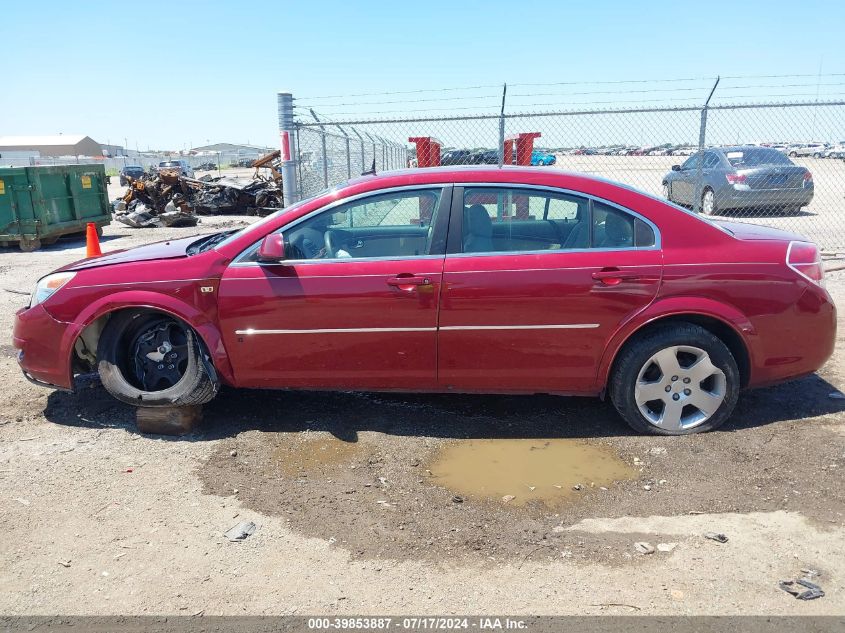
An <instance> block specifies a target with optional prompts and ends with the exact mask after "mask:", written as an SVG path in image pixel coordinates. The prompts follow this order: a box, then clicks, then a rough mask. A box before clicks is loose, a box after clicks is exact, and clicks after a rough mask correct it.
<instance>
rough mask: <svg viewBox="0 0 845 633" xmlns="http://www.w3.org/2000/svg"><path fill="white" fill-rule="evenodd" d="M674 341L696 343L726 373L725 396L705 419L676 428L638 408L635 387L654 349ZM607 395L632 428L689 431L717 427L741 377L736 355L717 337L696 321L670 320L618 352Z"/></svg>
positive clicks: (670, 432) (655, 431) (661, 432)
mask: <svg viewBox="0 0 845 633" xmlns="http://www.w3.org/2000/svg"><path fill="white" fill-rule="evenodd" d="M676 345H689V346H694V347H698V348H700V349H703V350H704V351H705V352H707V353H708V354H709V356H710V360H711V361H712V362H713V364H714V365H715V366H716V367H718V368H719V369H721V370H722V372H724V374H725V381H726V388H725V398H724V400H723V401H722V404H721V405H720V406H719V408H718V409H717V410H716V412H715V413H714V414H713V415H712V416H711V417H710V418H709V419H707V420H706V421H705V422H703V423H701V424H699V425H698V426H694V427H692V428H689V429H682V430H678V431H674V430H666V429H662V428H660V427H658V426H655V425H654V424H652V423H651V422H650V421H649V420H648V419H647V418H646V417H645V416H644V415H643V414H642V413H641V412H640V410H639V407H638V406H637V402H636V400H635V397H634V390H635V386H636V382H637V378H638V376H639V373H640V370H641V369H642V368H643V365H644V364H645V363H646V362H647V361H648V360H649V359H650V358H651V357H652V356H653V355H654V354H656V353H657V352H659V351H660V350H662V349H665V348H667V347H673V346H676ZM608 387H609V392H610V399H611V401H612V402H613V405H614V406H615V407H616V410H617V411H618V412H619V415H621V416H622V418H623V419H624V420H625V421H626V422H627V423H628V425H629V426H631V428H633V429H634V430H635V431H639V432H640V433H651V434H654V435H688V434H691V433H702V432H705V431H711V430H713V429H716V428H718V427H720V426H721V425H722V424H724V423H725V421H726V420H727V419H728V418H729V417H730V415H731V413H732V412H733V409H734V407H735V406H736V402H737V399H738V397H739V388H740V377H739V368H738V367H737V363H736V359H735V358H734V357H733V354H731V351H730V350H729V349H728V347H727V346H726V345H725V344H724V343H723V342H722V340H721V339H720V338H718V337H717V336H715V335H714V334H712V333H711V332H710V331H708V330H706V329H704V328H703V327H701V326H699V325H694V324H692V323H672V324H667V325H666V326H664V327H658V328H655V329H652V330H650V331H647V332H645V333H643V334H641V335H639V336H637V337H636V338H634V339H632V340H631V341H629V342H628V343H626V344H625V346H624V347H623V348H622V350H621V351H620V353H619V356H617V358H616V361H615V362H614V366H613V371H612V373H611V377H610V383H609V385H608Z"/></svg>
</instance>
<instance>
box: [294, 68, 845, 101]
mask: <svg viewBox="0 0 845 633" xmlns="http://www.w3.org/2000/svg"><path fill="white" fill-rule="evenodd" d="M819 77H845V73H824V74H821V75H820V74H817V73H816V74H784V75H727V76H723V77H722V79H723V80H727V79H795V78H810V79H818V78H819ZM713 79H714V77H678V78H662V77H661V78H655V79H617V80H605V81H557V82H536V83H511V84H510V85H511V86H518V87H538V86H579V85H584V86H599V85H621V84H643V83H680V82H689V81H712V80H713ZM501 87H502V84H486V85H479V86H454V87H448V88H422V89H416V90H394V91H383V92H359V93H352V94H336V95H312V96H307V97H302V99H305V100H309V101H316V100H323V99H347V98H351V97H385V96H394V95H411V94H425V93H438V92H455V91H461V90H487V89H491V88H501Z"/></svg>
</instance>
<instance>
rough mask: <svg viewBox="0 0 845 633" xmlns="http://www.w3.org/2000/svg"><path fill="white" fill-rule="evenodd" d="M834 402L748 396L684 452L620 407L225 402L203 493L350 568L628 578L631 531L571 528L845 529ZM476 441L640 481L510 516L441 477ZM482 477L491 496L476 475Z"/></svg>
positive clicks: (515, 509) (217, 417)
mask: <svg viewBox="0 0 845 633" xmlns="http://www.w3.org/2000/svg"><path fill="white" fill-rule="evenodd" d="M832 390H833V387H832V386H831V385H830V384H829V383H828V382H826V381H825V380H823V379H822V378H819V377H816V376H814V377H809V378H805V379H803V380H799V381H796V382H794V383H790V384H788V385H781V386H779V387H773V388H770V389H761V390H756V391H751V392H748V393H746V394H744V395H743V397H742V398H741V399H740V403H739V406H738V408H737V412H736V414H735V415H734V417H733V419H732V421H731V422H729V423H728V424H727V425H726V426H725V427H724V429H723V430H721V431H717V432H712V433H705V434H701V435H693V436H687V437H674V438H673V437H666V438H655V437H640V436H634V435H631V434H630V433H629V431H628V429H627V427H625V426H624V425H623V424H622V423H621V422H620V421H619V418H618V417H617V416H616V414H615V412H614V411H613V409H612V407H611V406H610V405H609V404H608V403H602V402H599V401H597V400H590V399H572V398H553V397H545V396H535V397H504V396H447V395H443V396H422V395H418V396H413V395H409V396H399V395H395V396H393V395H391V396H386V395H373V394H351V393H289V394H278V393H276V394H274V393H267V392H254V393H250V392H243V391H241V392H227V393H226V395H225V397H224V398H221V399H219V400H218V401H216V404H215V403H212V404H211V405H210V406H209V407H207V409H206V429H207V433H209V435H211V436H214V437H222V438H223V441H221V442H220V443H219V444H218V446H217V448H216V449H215V450H214V452H213V454H212V455H211V457H210V458H209V459H208V461H207V462H206V463H205V464H204V465H202V466H201V467H200V468H199V469H198V474H199V477H200V478H201V480H202V481H203V485H204V489H205V491H206V492H209V493H212V494H216V495H221V496H235V497H236V498H237V499H238V500H239V501H240V503H242V504H243V505H245V506H246V507H248V508H250V509H253V510H256V511H258V512H261V513H265V514H271V515H273V514H274V515H278V516H283V517H285V519H286V521H287V522H288V524H289V525H290V526H291V527H292V528H293V529H295V530H296V531H298V532H300V533H301V534H303V535H306V536H313V537H318V538H321V539H325V540H328V541H329V542H331V543H332V544H334V546H335V547H341V548H343V549H345V550H348V551H349V552H350V553H351V555H352V556H353V557H354V558H361V559H372V558H375V559H385V558H395V559H416V560H426V561H441V562H442V561H444V560H449V561H453V562H454V561H457V560H461V559H466V560H473V561H476V562H483V561H491V560H492V561H501V560H509V561H518V562H519V561H523V560H548V559H555V558H561V557H563V558H572V559H575V560H585V561H590V562H591V563H599V562H603V563H607V564H611V565H615V564H627V563H630V562H631V561H632V560H634V561H637V560H639V559H640V558H638V557H637V555H636V554H635V553H634V550H633V543H634V542H635V541H637V540H641V539H640V538H639V537H638V536H639V535H638V534H636V533H635V532H632V533H631V534H623V535H620V534H586V533H582V532H580V531H576V532H572V531H567V530H566V529H565V528H567V527H571V526H572V525H574V524H575V523H577V522H578V521H580V520H582V519H585V518H589V517H597V516H598V517H609V518H613V517H625V516H629V517H631V516H633V517H647V516H651V515H667V514H668V515H687V514H689V513H699V512H701V513H727V512H740V513H741V512H765V511H777V510H786V511H795V512H801V513H802V514H803V515H804V516H806V517H808V518H809V519H811V520H813V521H815V522H817V523H818V524H819V525H820V526H822V527H824V526H825V525H827V526H832V525H842V524H843V517H845V490H843V488H842V486H841V478H842V473H843V472H845V471H843V469H845V450H843V447H842V442H841V434H840V433H841V428H842V427H843V424H845V421H843V419H842V416H841V415H837V413H838V412H840V411H841V410H843V409H845V404H843V401H840V400H832V399H830V398H828V394H829V393H830V391H832ZM282 399H284V404H281V402H280V401H281V400H282ZM234 411H237V419H238V420H239V424H237V425H236V426H234V427H233V426H232V425H231V421H232V419H233V417H232V415H231V413H232V412H234ZM268 411H283V412H284V413H279V414H276V415H272V414H268V413H267V412H268ZM304 431H307V432H304ZM469 440H473V441H475V442H476V444H475V445H477V442H479V441H480V442H481V443H482V445H483V444H490V445H491V446H495V445H496V443H497V442H505V443H509V442H512V441H515V440H516V441H519V442H524V446H526V447H530V446H532V445H542V444H543V443H545V442H558V441H561V440H565V441H567V442H571V441H572V440H578V441H577V442H576V443H577V444H580V445H582V446H584V447H587V450H589V451H598V454H603V455H611V456H614V457H613V459H614V460H615V459H621V460H622V461H623V462H624V463H625V469H630V471H631V473H632V475H633V477H632V478H631V479H628V480H625V481H620V482H618V483H615V484H608V485H603V484H601V483H597V481H595V480H592V481H587V477H586V474H584V475H582V477H583V481H581V482H579V483H581V489H580V490H577V491H574V490H571V486H570V492H571V493H572V496H571V497H569V498H562V499H560V500H559V501H558V502H556V503H554V504H552V505H551V506H548V505H547V504H546V503H544V502H543V501H542V500H539V499H526V502H525V504H524V505H522V506H519V505H515V504H510V503H502V500H501V496H498V492H500V491H499V490H497V491H496V494H491V495H473V494H469V493H467V491H465V490H463V489H456V487H454V486H451V483H450V482H449V481H447V480H446V479H444V478H443V477H442V475H443V473H438V470H437V469H438V466H437V464H438V463H442V462H440V461H439V460H440V459H441V458H443V457H444V456H446V457H447V458H448V456H449V455H450V454H453V451H456V450H460V448H459V447H460V446H461V445H462V444H464V445H466V443H467V442H468V441H469ZM344 444H348V445H349V446H348V448H341V446H343V445H344ZM231 451H236V457H232V456H231ZM299 451H304V453H303V454H299ZM280 460H281V461H284V462H285V463H286V465H285V466H284V467H283V466H282V465H281V463H280ZM590 467H591V468H592V466H590ZM494 468H495V467H494V466H492V465H491V466H490V467H488V468H487V469H486V472H487V473H488V474H489V473H491V472H492V470H493V469H494ZM438 474H440V475H441V476H437V475H438ZM478 477H479V479H478V481H479V482H484V481H488V480H486V479H485V476H484V473H482V472H480V468H479V473H478ZM613 478H616V476H615V475H614V477H612V478H611V480H612V479H613ZM490 481H492V480H490ZM599 481H600V479H599ZM590 483H592V484H593V485H590ZM529 485H533V484H529ZM559 485H561V486H563V484H559ZM573 485H574V484H573ZM450 486H451V487H450ZM494 487H495V486H494ZM603 488H605V489H603ZM235 490H237V491H238V492H237V494H235V493H234V491H235ZM526 491H528V489H527V488H526ZM528 492H531V491H528ZM511 494H513V493H511ZM456 495H458V496H460V497H461V499H460V502H456V501H457V500H456V499H455V496H456ZM485 496H486V497H489V498H490V499H493V500H492V501H491V500H489V499H485V498H484V497H485ZM712 528H713V530H715V531H719V526H718V525H713V526H712ZM650 538H651V539H654V538H655V536H654V535H652V536H651V537H650Z"/></svg>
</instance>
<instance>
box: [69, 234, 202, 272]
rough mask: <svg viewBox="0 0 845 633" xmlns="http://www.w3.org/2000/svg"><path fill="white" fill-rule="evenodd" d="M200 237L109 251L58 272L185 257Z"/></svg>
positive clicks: (77, 262)
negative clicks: (189, 247)
mask: <svg viewBox="0 0 845 633" xmlns="http://www.w3.org/2000/svg"><path fill="white" fill-rule="evenodd" d="M201 237H203V236H201V235H192V236H191V237H183V238H182V239H178V240H167V241H166V242H154V243H153V244H147V245H145V246H139V247H137V248H129V249H123V250H119V251H111V252H108V253H105V254H103V255H101V256H100V257H91V258H89V259H80V260H78V261H75V262H73V263H72V264H68V265H67V266H65V267H63V268H60V269H59V270H63V271H65V270H82V269H84V268H95V267H98V266H110V265H112V264H128V263H130V262H143V261H149V260H152V259H173V258H176V257H185V252H186V250H187V248H188V246H190V245H191V244H193V243H194V242H196V241H197V240H198V239H200V238H201Z"/></svg>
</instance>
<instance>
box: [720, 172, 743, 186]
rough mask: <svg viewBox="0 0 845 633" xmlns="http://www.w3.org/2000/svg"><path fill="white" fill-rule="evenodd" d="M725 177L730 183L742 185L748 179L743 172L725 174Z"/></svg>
mask: <svg viewBox="0 0 845 633" xmlns="http://www.w3.org/2000/svg"><path fill="white" fill-rule="evenodd" d="M725 178H727V179H728V182H729V183H730V184H732V185H744V184H745V183H746V182H747V181H748V176H746V175H745V174H727V175H726V176H725Z"/></svg>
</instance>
